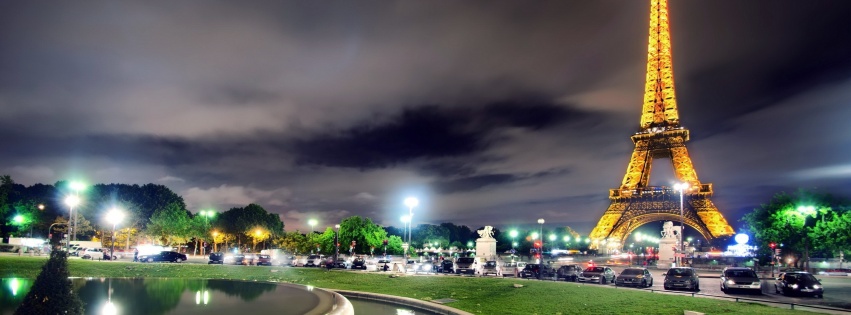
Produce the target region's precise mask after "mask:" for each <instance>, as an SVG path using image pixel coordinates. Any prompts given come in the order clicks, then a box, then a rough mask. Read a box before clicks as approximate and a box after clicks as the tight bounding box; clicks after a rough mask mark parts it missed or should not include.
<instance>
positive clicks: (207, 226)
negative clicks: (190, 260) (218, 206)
mask: <svg viewBox="0 0 851 315" xmlns="http://www.w3.org/2000/svg"><path fill="white" fill-rule="evenodd" d="M198 214H200V215H201V216H202V217H204V229H205V230H209V229H210V218H212V217H215V216H216V211H215V210H201V212H199V213H198ZM204 234H205V235H206V233H204ZM213 242H215V240H213ZM205 248H206V247H204V246H202V247H201V255H204V249H205Z"/></svg>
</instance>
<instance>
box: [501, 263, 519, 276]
mask: <svg viewBox="0 0 851 315" xmlns="http://www.w3.org/2000/svg"><path fill="white" fill-rule="evenodd" d="M499 269H500V270H499V271H500V274H501V275H502V276H503V277H514V275H515V273H517V272H518V271H519V270H517V262H506V263H503V264H502V266H500V267H499Z"/></svg>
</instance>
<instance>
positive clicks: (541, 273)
mask: <svg viewBox="0 0 851 315" xmlns="http://www.w3.org/2000/svg"><path fill="white" fill-rule="evenodd" d="M554 273H555V272H553V271H552V269H551V268H550V267H549V266H547V265H545V264H526V267H523V270H520V278H535V279H543V278H546V277H552V276H553V274H554Z"/></svg>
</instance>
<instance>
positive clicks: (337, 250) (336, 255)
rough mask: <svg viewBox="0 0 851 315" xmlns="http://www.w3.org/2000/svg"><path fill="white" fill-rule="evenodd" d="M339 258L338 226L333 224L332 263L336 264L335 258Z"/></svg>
mask: <svg viewBox="0 0 851 315" xmlns="http://www.w3.org/2000/svg"><path fill="white" fill-rule="evenodd" d="M339 256H340V225H339V224H334V263H336V262H337V257H339Z"/></svg>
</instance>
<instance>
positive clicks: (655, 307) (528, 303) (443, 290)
mask: <svg viewBox="0 0 851 315" xmlns="http://www.w3.org/2000/svg"><path fill="white" fill-rule="evenodd" d="M44 261H45V258H39V257H14V256H0V277H3V278H10V277H20V278H35V277H36V276H37V275H38V273H39V272H40V270H41V265H42V264H43V263H44ZM69 265H70V271H71V275H72V276H76V277H129V278H149V277H161V278H211V279H240V280H257V281H272V282H288V283H296V284H305V285H313V286H316V287H320V288H329V289H344V290H355V291H366V292H375V293H383V294H391V295H397V296H404V297H410V298H415V299H420V300H426V301H428V300H432V299H441V298H452V299H456V300H458V301H457V302H452V303H449V304H446V305H448V306H451V307H455V308H458V309H462V310H465V311H468V312H471V313H476V314H587V313H594V314H624V313H638V314H683V310H691V311H697V312H703V313H706V314H793V313H794V314H800V313H801V312H800V311H791V310H784V309H780V308H774V307H769V306H764V305H760V304H749V303H735V302H731V301H725V300H715V299H706V298H693V297H690V296H676V295H668V294H658V293H656V294H654V293H649V292H646V291H637V290H626V289H614V288H604V287H599V286H596V285H579V284H575V283H566V282H552V281H525V280H515V279H497V278H468V277H464V278H462V277H413V276H402V277H398V278H390V277H389V276H388V275H387V274H376V273H363V272H341V271H335V272H326V271H324V270H322V269H318V268H289V267H253V266H252V267H246V266H221V265H200V264H161V263H152V264H139V263H129V262H99V261H84V260H80V259H71V260H69ZM275 270H276V271H277V272H273V271H275ZM515 283H518V284H522V285H523V286H524V287H522V288H515V287H514V286H513V284H515Z"/></svg>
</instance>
